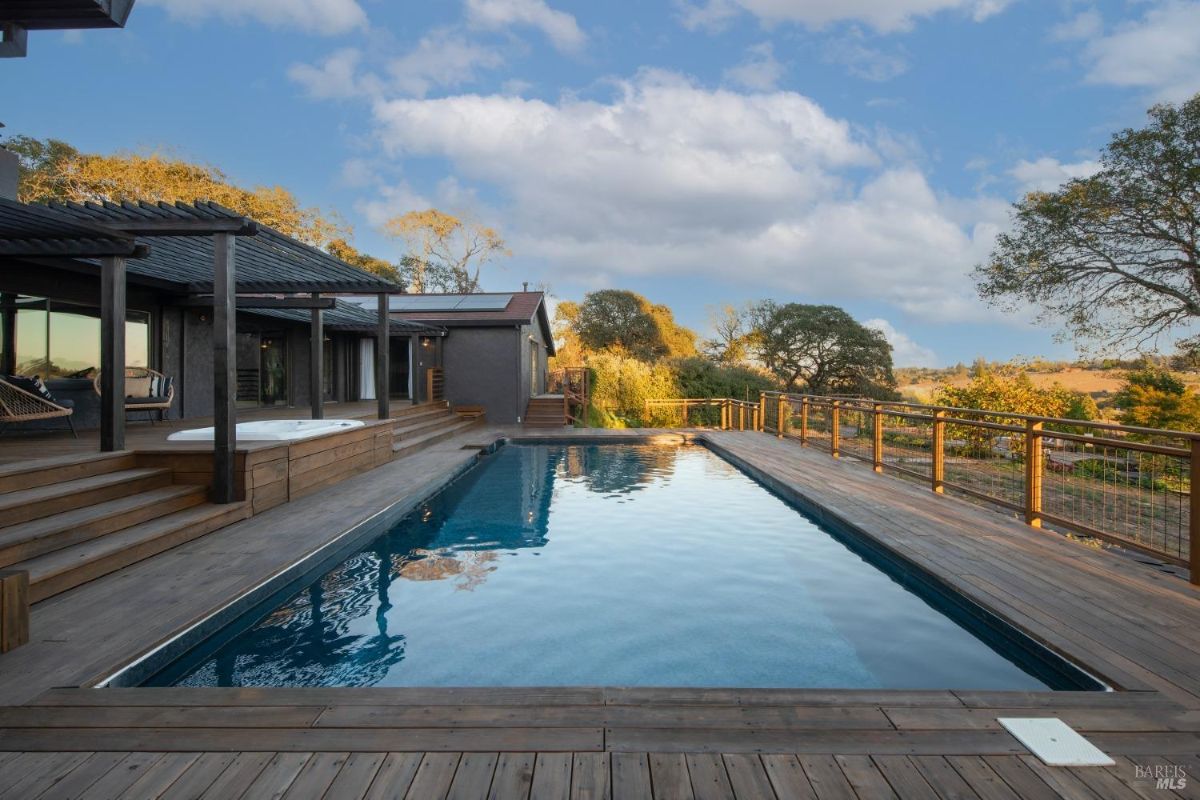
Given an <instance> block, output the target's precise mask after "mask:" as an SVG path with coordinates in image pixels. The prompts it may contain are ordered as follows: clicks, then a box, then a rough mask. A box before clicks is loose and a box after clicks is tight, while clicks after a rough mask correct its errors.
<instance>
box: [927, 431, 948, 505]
mask: <svg viewBox="0 0 1200 800" xmlns="http://www.w3.org/2000/svg"><path fill="white" fill-rule="evenodd" d="M929 455H930V458H931V460H932V465H931V474H932V477H933V490H934V491H935V492H937V493H938V494H942V493H943V492H945V491H946V412H945V411H935V412H933V435H932V436H931V441H930V443H929Z"/></svg>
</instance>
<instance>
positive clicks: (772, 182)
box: [374, 71, 1007, 319]
mask: <svg viewBox="0 0 1200 800" xmlns="http://www.w3.org/2000/svg"><path fill="white" fill-rule="evenodd" d="M374 116H375V119H376V122H377V124H378V130H377V131H376V133H377V135H378V137H379V138H380V140H381V141H382V142H383V143H384V145H385V147H386V149H387V151H388V153H389V155H391V156H393V157H404V158H414V157H417V158H419V157H432V158H439V159H440V158H444V159H446V160H448V161H449V162H450V164H451V165H452V171H453V173H454V174H456V175H457V176H458V177H459V178H460V179H461V180H463V181H466V182H469V183H472V184H477V185H490V186H492V187H495V189H496V190H497V191H498V192H499V195H500V197H501V198H502V199H503V200H504V201H505V202H506V204H507V207H508V209H509V211H508V216H507V219H504V220H502V222H503V224H504V228H505V230H506V231H507V232H508V233H509V234H510V235H509V239H510V242H511V243H512V245H513V247H514V250H516V251H517V252H520V253H522V254H523V255H527V256H530V257H533V258H540V259H543V260H544V261H545V262H546V263H548V264H550V265H552V267H553V269H554V270H555V274H556V275H558V276H562V277H563V278H568V277H571V278H573V279H575V280H578V281H580V282H585V283H596V282H604V281H607V280H610V279H611V278H612V276H618V277H619V276H622V275H623V276H644V275H652V274H653V275H664V274H678V275H686V276H689V277H702V276H707V277H710V278H714V279H718V280H720V279H728V278H729V277H730V276H731V275H733V274H736V275H737V276H738V280H740V281H748V282H752V283H758V284H760V285H763V286H766V287H772V288H774V289H776V290H779V291H781V292H785V293H787V292H790V293H796V294H800V295H803V296H807V297H813V296H825V297H831V298H851V297H854V298H872V299H875V300H879V301H884V302H890V303H892V304H894V305H896V306H898V307H899V308H901V309H904V310H906V311H910V312H913V313H924V314H928V315H930V316H931V317H932V318H936V319H963V318H968V317H978V315H979V314H980V313H983V312H982V311H981V309H980V306H979V303H978V300H977V299H976V298H975V295H974V291H973V287H972V285H971V282H970V280H969V278H968V276H967V273H968V272H969V270H970V268H971V267H972V266H973V265H974V264H975V263H978V262H979V261H981V260H983V258H984V257H985V256H986V254H987V252H988V250H989V249H990V246H991V243H992V240H993V239H994V236H995V234H996V231H997V230H998V229H999V226H1001V225H1003V224H1005V221H1006V219H1007V214H1006V211H1007V205H1006V204H1005V203H1003V202H1001V201H987V202H984V201H979V202H975V201H961V200H955V199H953V198H946V197H940V196H938V195H937V194H935V192H934V191H933V190H932V189H931V188H930V186H929V184H928V182H927V181H926V179H925V177H924V176H923V175H922V174H921V173H920V172H919V171H917V170H915V169H913V168H911V167H907V166H903V165H896V164H888V163H885V161H884V160H883V157H881V155H880V153H878V152H877V151H876V150H875V148H873V147H872V146H871V145H870V144H869V143H868V142H867V141H864V140H862V139H861V138H860V135H859V134H857V133H856V131H855V129H854V128H853V127H852V126H851V125H850V124H848V123H847V122H845V121H843V120H838V119H835V118H832V117H830V116H829V115H828V114H826V113H825V112H824V110H823V109H821V107H820V106H818V105H817V104H816V103H815V102H813V101H812V100H810V99H809V98H807V97H804V96H802V95H800V94H797V93H794V92H783V91H776V92H759V93H752V94H740V93H736V92H732V91H728V90H710V89H706V88H703V87H700V86H697V85H696V84H694V83H692V82H690V81H689V80H687V79H685V78H683V77H681V76H678V75H675V74H671V73H663V72H654V71H646V72H643V73H640V74H639V75H637V76H636V77H635V78H633V79H631V80H628V81H624V82H621V83H620V84H619V85H618V86H617V90H616V93H615V96H614V97H613V98H612V99H611V100H609V101H596V100H583V99H579V98H576V97H571V96H567V97H564V98H562V99H560V100H558V101H557V102H555V103H548V102H544V101H541V100H536V99H525V98H520V97H513V96H502V95H491V96H480V95H459V96H453V97H445V98H438V99H426V100H420V99H393V100H389V101H382V100H381V101H378V102H376V103H375V104H374ZM864 174H865V175H866V176H867V177H865V178H864V177H862V176H863V175H864Z"/></svg>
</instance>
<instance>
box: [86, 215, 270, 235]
mask: <svg viewBox="0 0 1200 800" xmlns="http://www.w3.org/2000/svg"><path fill="white" fill-rule="evenodd" d="M99 222H100V224H101V225H103V226H104V227H106V228H109V229H111V230H115V231H122V232H124V233H132V234H133V235H134V236H208V235H210V234H218V233H228V234H232V235H234V236H254V235H255V234H257V233H258V223H257V222H255V221H254V220H252V219H248V218H246V217H236V218H233V219H229V218H218V219H137V220H134V219H130V220H111V221H109V220H103V221H99Z"/></svg>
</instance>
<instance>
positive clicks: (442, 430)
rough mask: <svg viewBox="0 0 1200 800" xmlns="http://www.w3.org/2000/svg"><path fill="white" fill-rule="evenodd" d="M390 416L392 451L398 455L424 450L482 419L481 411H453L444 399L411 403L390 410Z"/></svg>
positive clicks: (480, 424) (467, 428)
mask: <svg viewBox="0 0 1200 800" xmlns="http://www.w3.org/2000/svg"><path fill="white" fill-rule="evenodd" d="M393 418H394V419H395V420H396V425H395V427H394V428H393V429H392V453H393V455H394V456H397V457H398V456H405V455H410V454H412V453H415V452H417V451H419V450H423V449H425V448H426V447H429V446H430V445H433V444H437V443H438V442H440V441H443V440H445V439H449V438H450V437H451V436H455V435H457V434H459V433H462V432H463V431H466V430H470V429H471V428H475V427H480V426H482V425H483V422H484V419H483V415H482V414H481V413H476V412H474V411H471V412H469V413H464V414H456V413H455V412H454V411H452V410H451V409H450V404H449V403H448V402H446V401H444V400H443V401H441V402H437V403H428V404H425V405H420V406H413V407H412V408H411V409H408V410H406V411H401V412H400V413H398V414H397V413H395V412H393Z"/></svg>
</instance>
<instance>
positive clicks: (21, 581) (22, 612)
mask: <svg viewBox="0 0 1200 800" xmlns="http://www.w3.org/2000/svg"><path fill="white" fill-rule="evenodd" d="M28 641H29V573H28V572H26V571H25V570H6V571H3V572H0V653H7V652H8V651H9V650H12V649H14V648H17V647H20V646H21V645H23V644H25V643H27V642H28Z"/></svg>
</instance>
